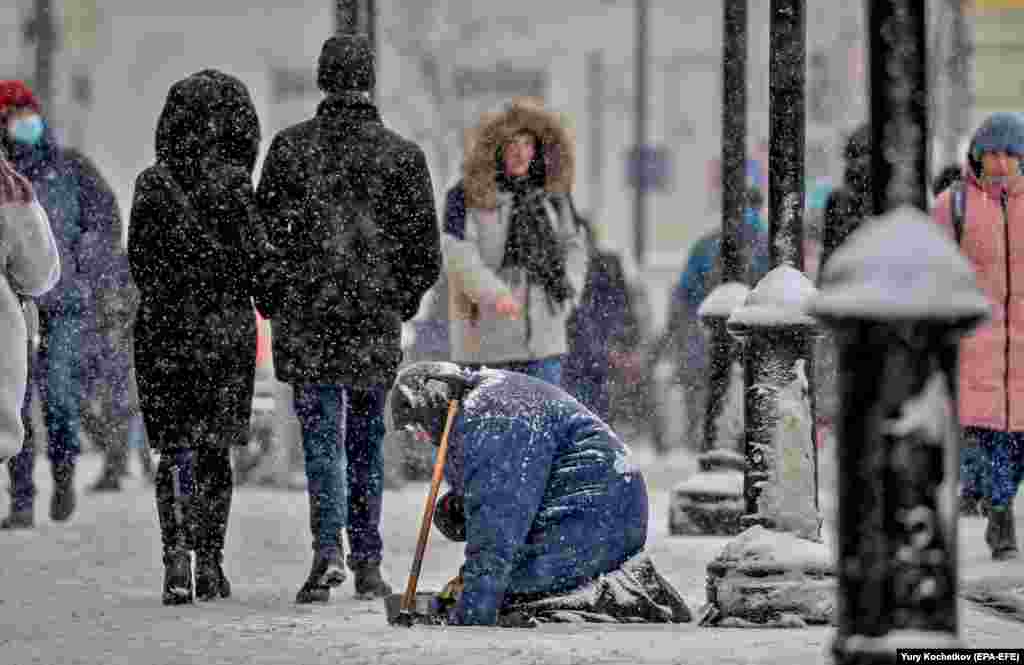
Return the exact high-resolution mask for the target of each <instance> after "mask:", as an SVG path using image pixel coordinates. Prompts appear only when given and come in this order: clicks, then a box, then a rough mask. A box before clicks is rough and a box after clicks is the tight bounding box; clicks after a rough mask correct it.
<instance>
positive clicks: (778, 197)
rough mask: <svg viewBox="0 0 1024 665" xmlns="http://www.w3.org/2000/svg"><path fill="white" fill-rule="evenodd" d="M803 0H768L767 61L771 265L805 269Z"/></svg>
mask: <svg viewBox="0 0 1024 665" xmlns="http://www.w3.org/2000/svg"><path fill="white" fill-rule="evenodd" d="M805 9H806V6H805V0H772V3H771V39H770V42H771V47H770V48H771V55H770V56H769V57H770V64H769V74H768V76H769V86H770V93H769V94H770V99H771V101H770V103H769V111H768V113H769V123H770V128H771V130H770V135H771V136H770V147H769V156H768V162H769V164H770V165H771V167H770V169H769V170H770V174H769V185H768V188H769V194H770V202H769V205H770V207H771V211H770V213H771V231H770V233H771V241H770V242H771V257H772V258H771V261H772V267H773V268H774V267H775V266H779V265H782V264H783V263H786V264H789V265H791V266H793V267H794V268H796V269H797V270H801V271H802V270H803V269H804V252H803V213H804V145H805V142H806V140H805V129H804V116H805V112H804V85H805V78H806V74H805V69H806V61H807V48H806V19H807V17H806V11H805Z"/></svg>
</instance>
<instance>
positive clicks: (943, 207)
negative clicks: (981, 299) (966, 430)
mask: <svg viewBox="0 0 1024 665" xmlns="http://www.w3.org/2000/svg"><path fill="white" fill-rule="evenodd" d="M963 182H964V183H966V185H965V192H966V218H965V219H964V225H963V230H962V236H961V240H960V251H961V252H962V253H963V254H964V256H966V257H967V259H968V260H969V261H970V262H971V265H972V266H974V269H975V270H976V271H977V279H978V285H979V286H980V287H981V288H982V290H983V291H984V292H985V295H986V296H988V299H989V301H990V303H991V305H992V317H991V318H990V319H989V320H988V322H986V323H985V324H983V325H981V326H979V327H978V328H976V329H975V330H974V331H973V332H972V333H971V334H969V335H967V336H966V337H964V338H963V340H961V342H960V378H959V381H960V390H959V395H958V402H959V404H958V407H959V415H960V424H961V425H963V426H965V427H966V426H971V427H984V428H987V429H994V430H998V431H1003V432H1006V431H1012V432H1022V431H1024V176H1017V177H1014V178H1011V179H1010V180H1009V182H1008V183H1007V184H1005V185H995V184H988V183H985V182H983V181H982V180H981V179H980V178H979V177H978V174H977V173H975V171H974V170H973V169H972V168H971V167H970V166H967V167H965V168H964V178H963ZM1003 192H1005V206H1004V199H1003ZM951 203H952V193H951V191H950V190H949V189H947V190H946V191H945V192H943V193H942V194H940V195H939V197H938V199H936V201H935V205H934V207H933V209H932V217H933V219H934V220H935V221H936V222H937V223H938V224H940V225H942V226H943V227H945V228H946V230H947V231H948V233H949V235H950V238H953V226H952V220H951Z"/></svg>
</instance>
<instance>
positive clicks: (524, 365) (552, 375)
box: [467, 356, 562, 387]
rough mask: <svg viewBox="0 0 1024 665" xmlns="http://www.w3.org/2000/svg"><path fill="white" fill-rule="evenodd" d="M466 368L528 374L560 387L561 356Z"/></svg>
mask: <svg viewBox="0 0 1024 665" xmlns="http://www.w3.org/2000/svg"><path fill="white" fill-rule="evenodd" d="M467 367H469V368H471V369H480V368H481V367H488V368H490V369H504V370H508V371H510V372H519V373H520V374H529V375H530V376H532V377H534V378H536V379H541V380H542V381H547V382H548V383H550V384H552V385H556V386H558V387H561V386H562V356H552V357H550V358H541V359H540V360H513V361H511V362H506V363H493V364H491V363H487V364H484V365H477V364H473V365H467Z"/></svg>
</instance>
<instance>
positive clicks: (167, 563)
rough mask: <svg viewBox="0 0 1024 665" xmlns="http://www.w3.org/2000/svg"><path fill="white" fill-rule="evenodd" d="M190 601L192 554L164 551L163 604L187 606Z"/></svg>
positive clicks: (181, 551) (185, 551) (182, 551)
mask: <svg viewBox="0 0 1024 665" xmlns="http://www.w3.org/2000/svg"><path fill="white" fill-rule="evenodd" d="M192 599H193V597H192V552H189V551H188V550H183V549H174V550H165V551H164V590H163V596H162V601H163V604H164V605H187V604H188V603H191V602H192Z"/></svg>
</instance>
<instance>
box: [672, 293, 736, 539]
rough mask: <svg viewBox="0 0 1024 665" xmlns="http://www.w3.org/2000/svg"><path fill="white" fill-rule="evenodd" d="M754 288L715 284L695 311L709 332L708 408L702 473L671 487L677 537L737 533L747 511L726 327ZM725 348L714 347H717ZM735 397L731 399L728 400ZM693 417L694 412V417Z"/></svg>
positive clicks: (731, 355) (733, 360)
mask: <svg viewBox="0 0 1024 665" xmlns="http://www.w3.org/2000/svg"><path fill="white" fill-rule="evenodd" d="M749 292H750V289H749V288H748V287H747V286H746V285H745V284H741V283H739V282H726V283H724V284H720V285H719V286H718V287H717V288H715V289H714V290H713V291H712V292H711V293H710V294H709V295H708V297H707V298H705V299H704V302H702V303H701V305H700V309H699V310H697V314H698V316H700V319H701V324H702V325H703V326H704V328H705V330H706V333H707V334H708V340H709V346H711V347H712V348H711V349H709V354H708V356H709V358H710V359H711V365H712V366H711V367H710V368H709V372H708V376H707V382H708V390H707V403H706V406H707V411H706V418H705V421H704V432H703V441H702V445H701V450H702V451H703V452H702V453H701V455H700V456H699V457H698V464H699V468H698V472H697V473H695V474H693V475H692V476H690V477H689V478H687V479H685V480H683V481H682V482H680V483H679V484H678V485H676V486H675V487H673V488H672V493H671V498H670V502H669V516H668V530H669V533H670V534H672V535H675V536H687V535H732V534H736V533H739V530H740V522H739V520H740V516H741V515H742V514H743V456H742V455H741V454H740V453H739V452H738V451H737V447H738V444H739V442H740V439H741V437H742V434H743V409H742V405H741V404H739V403H736V402H738V401H739V400H737V399H736V398H735V397H733V396H735V395H736V394H738V393H742V387H741V386H740V385H737V384H739V383H741V380H740V372H739V371H735V367H734V366H737V365H738V362H737V360H736V353H735V352H734V348H733V347H735V346H736V345H735V343H734V342H733V341H732V340H731V339H730V338H729V334H728V333H727V332H726V330H725V322H726V320H727V319H728V318H729V316H730V314H731V313H732V311H733V310H734V309H736V308H737V307H738V306H740V305H742V304H743V301H744V300H745V299H746V297H747V294H748V293H749ZM720 344H721V345H725V348H718V349H717V350H715V348H714V347H715V345H720ZM731 397H732V399H730V398H731ZM691 417H692V416H691Z"/></svg>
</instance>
